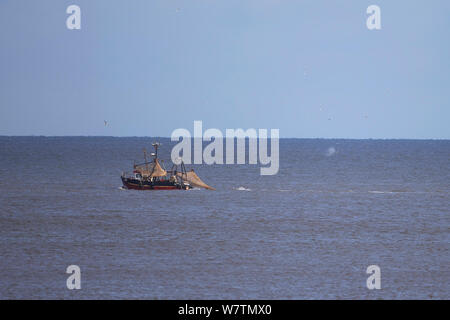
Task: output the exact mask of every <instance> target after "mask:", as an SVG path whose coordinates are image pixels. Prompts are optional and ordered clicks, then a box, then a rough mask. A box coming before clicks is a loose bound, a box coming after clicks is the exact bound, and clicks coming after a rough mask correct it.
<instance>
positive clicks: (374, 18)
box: [366, 4, 381, 30]
mask: <svg viewBox="0 0 450 320" xmlns="http://www.w3.org/2000/svg"><path fill="white" fill-rule="evenodd" d="M366 12H367V14H370V16H369V17H368V18H367V21H366V25H367V29H369V30H380V29H381V9H380V7H379V6H377V5H374V4H373V5H371V6H369V7H367V10H366Z"/></svg>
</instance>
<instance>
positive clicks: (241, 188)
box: [234, 187, 252, 191]
mask: <svg viewBox="0 0 450 320" xmlns="http://www.w3.org/2000/svg"><path fill="white" fill-rule="evenodd" d="M234 190H237V191H252V190H251V189H247V188H244V187H239V188H236V189H234Z"/></svg>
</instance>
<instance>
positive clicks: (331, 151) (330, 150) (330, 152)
mask: <svg viewBox="0 0 450 320" xmlns="http://www.w3.org/2000/svg"><path fill="white" fill-rule="evenodd" d="M335 153H336V149H335V148H334V147H329V148H328V150H327V153H326V156H327V157H331V156H332V155H334V154H335Z"/></svg>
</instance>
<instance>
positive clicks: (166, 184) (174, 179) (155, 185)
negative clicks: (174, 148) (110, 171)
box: [121, 143, 215, 190]
mask: <svg viewBox="0 0 450 320" xmlns="http://www.w3.org/2000/svg"><path fill="white" fill-rule="evenodd" d="M152 146H153V147H154V148H155V152H154V153H151V156H152V157H153V160H152V161H151V162H148V161H147V152H146V150H145V149H144V160H145V162H144V163H141V164H134V165H133V172H132V173H131V174H130V173H126V172H123V173H122V175H121V179H122V183H123V186H124V187H125V188H126V189H134V190H189V189H192V188H193V187H199V188H205V189H209V190H215V189H214V188H213V187H210V186H208V185H207V184H206V183H204V182H203V181H202V180H201V179H200V178H199V176H197V174H196V173H195V172H194V170H191V171H189V172H187V171H186V167H185V165H184V163H183V162H181V164H180V165H179V166H178V165H175V164H174V165H173V166H172V169H171V170H166V169H165V168H164V165H163V164H162V162H161V161H160V160H159V159H158V148H159V146H160V143H153V144H152ZM178 169H179V170H178Z"/></svg>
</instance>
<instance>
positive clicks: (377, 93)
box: [0, 0, 450, 139]
mask: <svg viewBox="0 0 450 320" xmlns="http://www.w3.org/2000/svg"><path fill="white" fill-rule="evenodd" d="M71 4H76V5H78V6H80V8H81V30H68V29H67V27H66V19H67V17H68V16H69V15H68V14H67V13H66V8H67V7H68V6H69V5H71ZM372 4H376V5H378V6H380V8H381V27H382V29H381V30H372V31H370V30H368V29H367V27H366V19H367V17H368V14H367V13H366V9H367V7H368V6H369V5H372ZM0 43H1V50H0V135H112V136H170V134H171V133H172V131H173V130H174V129H176V128H187V129H189V130H190V131H191V132H193V121H194V120H202V121H203V127H204V129H206V128H218V129H221V130H223V132H225V129H226V128H244V129H247V128H267V129H271V128H278V129H280V135H281V137H300V138H315V137H319V138H320V137H323V138H440V139H450V125H449V120H450V1H448V0H442V1H437V0H432V1H425V0H419V1H406V0H405V1H400V0H399V1H392V0H389V1H381V0H369V1H365V0H340V1H332V0H328V1H323V0H310V1H307V0H303V1H300V0H297V1H294V0H292V1H288V0H285V1H282V0H278V1H276V0H252V1H250V0H249V1H246V0H223V1H218V0H184V1H181V0H160V1H147V0H142V1H138V0H132V1H125V0H121V1H113V0H104V1H100V0H84V1H83V0H71V1H63V0H53V1H25V0H1V1H0ZM104 120H107V121H108V125H107V126H105V125H104V122H103V121H104Z"/></svg>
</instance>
